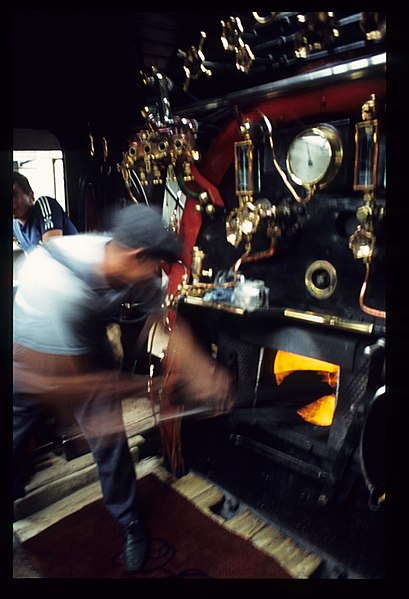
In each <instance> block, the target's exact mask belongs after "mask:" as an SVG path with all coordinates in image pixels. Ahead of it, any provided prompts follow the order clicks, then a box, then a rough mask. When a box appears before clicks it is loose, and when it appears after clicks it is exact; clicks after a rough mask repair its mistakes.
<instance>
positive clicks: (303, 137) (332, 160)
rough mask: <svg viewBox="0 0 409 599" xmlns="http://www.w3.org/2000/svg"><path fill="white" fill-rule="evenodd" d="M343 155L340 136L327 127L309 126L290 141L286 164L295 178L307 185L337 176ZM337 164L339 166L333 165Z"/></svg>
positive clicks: (297, 181)
mask: <svg viewBox="0 0 409 599" xmlns="http://www.w3.org/2000/svg"><path fill="white" fill-rule="evenodd" d="M341 159H342V150H341V145H340V141H339V139H338V138H337V137H336V136H335V135H334V133H333V130H332V129H329V128H327V127H321V128H318V127H313V128H311V129H306V130H305V131H303V132H302V133H300V135H297V137H296V138H295V139H294V140H293V142H292V143H291V145H290V147H289V149H288V154H287V168H288V170H289V173H290V175H291V177H292V179H293V180H294V181H295V182H296V183H298V185H303V186H305V187H311V186H313V185H317V184H318V183H320V182H322V186H323V184H324V182H328V181H325V180H326V179H327V180H329V175H330V174H331V177H332V176H334V174H335V172H336V170H337V169H338V167H339V162H340V160H341ZM335 165H336V166H337V168H336V170H335V169H334V166H335Z"/></svg>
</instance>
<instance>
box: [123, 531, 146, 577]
mask: <svg viewBox="0 0 409 599" xmlns="http://www.w3.org/2000/svg"><path fill="white" fill-rule="evenodd" d="M147 551H148V539H147V536H146V533H145V529H144V527H143V525H142V523H141V521H140V520H133V521H132V522H130V523H129V524H128V525H127V526H125V527H124V528H123V529H122V566H123V568H124V570H126V571H127V572H138V570H140V569H141V568H142V566H143V564H144V563H145V559H146V554H147Z"/></svg>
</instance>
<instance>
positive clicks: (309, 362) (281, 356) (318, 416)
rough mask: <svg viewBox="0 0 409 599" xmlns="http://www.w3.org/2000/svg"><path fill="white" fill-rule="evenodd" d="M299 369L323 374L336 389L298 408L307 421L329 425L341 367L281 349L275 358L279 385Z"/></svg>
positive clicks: (326, 380) (298, 412)
mask: <svg viewBox="0 0 409 599" xmlns="http://www.w3.org/2000/svg"><path fill="white" fill-rule="evenodd" d="M297 370H315V371H317V372H318V373H319V374H320V375H322V380H323V381H325V382H327V383H328V384H329V385H331V387H332V388H333V389H334V393H331V395H325V396H323V397H320V398H319V399H317V400H316V401H314V402H312V403H310V404H308V405H306V406H304V407H303V408H301V409H300V410H297V414H299V415H300V416H301V418H303V419H304V420H306V421H307V422H311V423H312V424H318V425H319V426H329V425H330V424H332V420H333V417H334V411H335V405H336V388H337V384H338V378H339V371H340V367H339V366H337V365H336V364H331V363H330V362H323V361H322V360H316V359H314V358H306V357H305V356H299V355H297V354H291V353H288V352H285V351H282V350H279V351H278V352H277V354H276V357H275V360H274V375H275V377H276V381H277V385H281V383H282V382H283V380H284V379H285V378H286V377H287V376H288V375H289V374H291V372H294V371H297Z"/></svg>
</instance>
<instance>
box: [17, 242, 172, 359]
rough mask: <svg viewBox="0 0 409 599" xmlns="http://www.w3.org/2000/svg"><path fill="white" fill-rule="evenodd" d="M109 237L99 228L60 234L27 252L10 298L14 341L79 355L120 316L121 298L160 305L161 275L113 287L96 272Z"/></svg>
mask: <svg viewBox="0 0 409 599" xmlns="http://www.w3.org/2000/svg"><path fill="white" fill-rule="evenodd" d="M110 240H111V237H110V236H108V235H101V234H80V235H75V236H65V237H58V238H56V239H52V240H50V241H48V242H47V243H46V244H44V245H43V246H40V247H38V248H37V249H35V250H33V251H32V252H31V254H30V255H29V256H28V257H27V258H26V260H25V263H24V265H23V266H22V268H21V270H20V273H19V286H18V290H17V293H16V296H15V300H14V307H13V338H14V342H15V343H17V344H19V345H22V346H24V347H27V348H29V349H32V350H35V351H38V352H43V353H51V354H59V355H72V356H76V355H82V354H86V353H89V352H92V351H95V350H97V349H98V347H99V346H100V344H101V343H102V342H103V340H104V338H105V335H106V325H107V324H108V323H109V322H116V321H118V318H119V313H120V307H121V304H123V303H130V304H131V305H133V306H134V307H136V308H137V310H138V313H139V312H141V313H143V314H152V313H156V312H159V311H160V306H161V303H162V301H163V299H164V296H165V289H164V286H163V284H162V280H161V278H160V277H158V278H157V279H155V280H154V281H152V282H149V283H148V284H146V283H144V284H143V285H138V286H126V285H125V286H121V287H120V288H116V289H112V288H110V287H109V286H108V284H107V281H106V280H105V279H104V277H102V276H101V275H98V274H97V273H98V271H99V269H98V268H97V266H98V264H100V263H101V262H102V260H103V256H104V251H105V246H106V244H107V243H108V242H109V241H110Z"/></svg>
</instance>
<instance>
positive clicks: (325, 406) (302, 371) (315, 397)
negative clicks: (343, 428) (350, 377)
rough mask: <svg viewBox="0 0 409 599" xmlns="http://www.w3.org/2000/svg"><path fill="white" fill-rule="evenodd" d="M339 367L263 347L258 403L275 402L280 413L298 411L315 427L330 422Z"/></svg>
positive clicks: (332, 414) (324, 425) (302, 417)
mask: <svg viewBox="0 0 409 599" xmlns="http://www.w3.org/2000/svg"><path fill="white" fill-rule="evenodd" d="M339 374H340V366H338V365H336V364H332V363H329V362H324V361H322V360H318V359H315V358H309V357H306V356H302V355H298V354H294V353H290V352H286V351H283V350H271V349H268V348H264V351H263V360H262V365H261V369H260V377H259V384H258V397H259V400H260V401H258V402H257V403H258V405H259V406H260V404H263V403H264V404H265V398H266V397H268V396H269V397H270V398H271V397H274V404H275V405H276V406H277V405H280V406H282V408H283V414H284V413H286V414H289V413H291V411H292V412H293V415H295V414H298V416H299V417H301V419H302V420H304V421H306V422H309V423H311V424H314V425H317V426H323V427H327V426H330V425H331V424H332V421H333V417H334V412H335V407H336V403H337V393H338V382H339ZM284 419H285V418H284Z"/></svg>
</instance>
